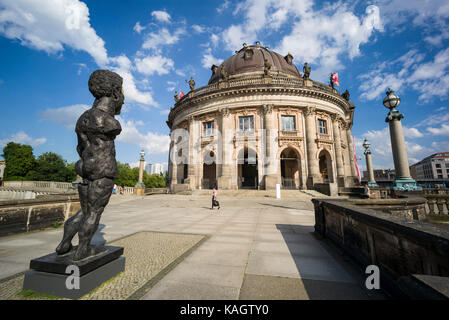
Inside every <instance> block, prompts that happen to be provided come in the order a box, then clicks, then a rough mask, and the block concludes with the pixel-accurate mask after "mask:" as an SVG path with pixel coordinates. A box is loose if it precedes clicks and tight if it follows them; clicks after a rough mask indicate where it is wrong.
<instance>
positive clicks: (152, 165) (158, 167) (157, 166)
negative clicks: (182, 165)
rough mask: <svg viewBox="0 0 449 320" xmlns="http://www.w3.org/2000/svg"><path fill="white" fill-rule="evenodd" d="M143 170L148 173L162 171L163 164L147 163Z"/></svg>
mask: <svg viewBox="0 0 449 320" xmlns="http://www.w3.org/2000/svg"><path fill="white" fill-rule="evenodd" d="M145 171H146V172H147V173H148V174H160V173H164V165H163V164H162V163H149V164H147V165H146V167H145Z"/></svg>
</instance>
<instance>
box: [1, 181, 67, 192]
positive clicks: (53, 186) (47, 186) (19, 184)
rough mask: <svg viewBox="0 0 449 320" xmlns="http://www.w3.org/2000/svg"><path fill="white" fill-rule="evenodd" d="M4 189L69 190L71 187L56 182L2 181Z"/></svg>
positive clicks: (65, 183) (64, 183)
mask: <svg viewBox="0 0 449 320" xmlns="http://www.w3.org/2000/svg"><path fill="white" fill-rule="evenodd" d="M3 187H4V188H14V189H20V190H30V191H32V190H62V191H65V190H69V189H70V188H71V187H72V183H70V182H57V181H3Z"/></svg>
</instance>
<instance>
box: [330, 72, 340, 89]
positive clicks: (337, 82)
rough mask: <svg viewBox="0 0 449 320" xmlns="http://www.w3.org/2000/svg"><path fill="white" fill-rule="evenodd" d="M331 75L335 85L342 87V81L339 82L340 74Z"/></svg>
mask: <svg viewBox="0 0 449 320" xmlns="http://www.w3.org/2000/svg"><path fill="white" fill-rule="evenodd" d="M331 74H332V79H333V81H334V85H336V86H340V81H338V72H335V73H331Z"/></svg>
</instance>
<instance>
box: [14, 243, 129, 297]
mask: <svg viewBox="0 0 449 320" xmlns="http://www.w3.org/2000/svg"><path fill="white" fill-rule="evenodd" d="M75 249H76V247H75V248H74V249H73V250H72V251H70V252H69V253H67V254H65V255H61V256H59V255H57V254H56V252H54V253H51V254H49V255H46V256H43V257H40V258H37V259H33V260H31V262H30V269H31V271H29V272H27V273H26V274H25V279H24V282H23V290H33V291H35V292H38V293H44V294H51V295H55V296H58V297H63V298H69V299H78V298H79V297H81V296H83V295H85V294H87V293H89V292H90V291H92V290H93V289H95V288H96V287H98V286H100V285H101V284H102V283H103V282H105V281H107V280H109V279H110V278H112V277H114V276H116V275H117V274H119V273H120V272H122V271H125V257H123V256H122V254H123V248H122V247H112V246H106V247H99V248H96V251H97V252H98V253H97V254H96V255H94V256H91V257H88V258H86V259H83V260H80V261H73V260H72V258H73V255H74V253H75ZM68 267H69V268H68ZM73 270H77V271H75V272H74V271H73ZM75 276H77V277H79V278H78V279H79V282H78V281H77V280H76V279H74V277H75ZM77 284H79V286H78V285H77ZM70 285H72V286H70ZM72 287H73V288H72Z"/></svg>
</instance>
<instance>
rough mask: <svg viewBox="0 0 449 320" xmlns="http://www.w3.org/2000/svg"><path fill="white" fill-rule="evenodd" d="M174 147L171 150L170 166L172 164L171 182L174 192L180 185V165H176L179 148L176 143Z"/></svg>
mask: <svg viewBox="0 0 449 320" xmlns="http://www.w3.org/2000/svg"><path fill="white" fill-rule="evenodd" d="M172 143H173V145H172V147H171V150H170V164H171V182H170V189H171V191H172V192H173V191H174V185H176V184H178V164H177V163H176V158H177V152H176V150H177V148H176V143H175V142H174V141H173V142H172Z"/></svg>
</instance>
